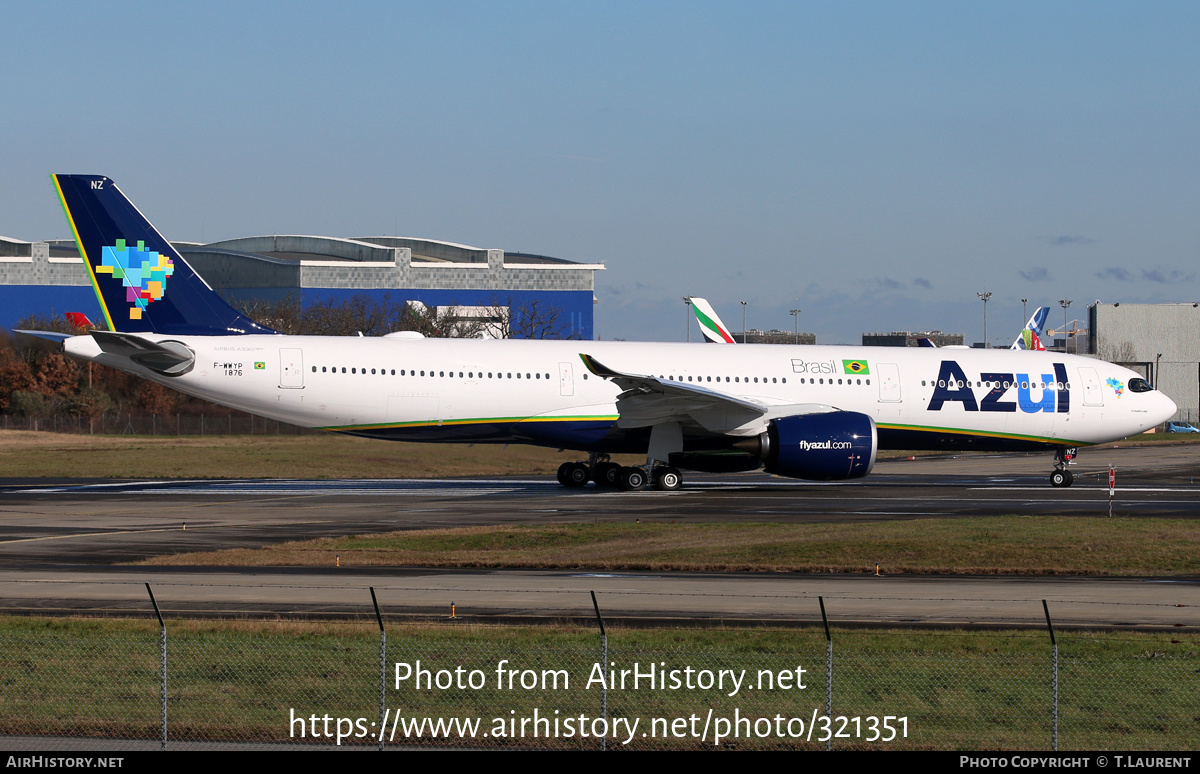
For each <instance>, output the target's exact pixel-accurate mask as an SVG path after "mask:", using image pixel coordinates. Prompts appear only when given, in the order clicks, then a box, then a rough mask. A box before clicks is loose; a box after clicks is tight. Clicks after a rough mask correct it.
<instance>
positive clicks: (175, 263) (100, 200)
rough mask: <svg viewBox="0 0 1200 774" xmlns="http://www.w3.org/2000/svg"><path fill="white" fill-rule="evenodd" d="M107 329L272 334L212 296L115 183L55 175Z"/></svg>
mask: <svg viewBox="0 0 1200 774" xmlns="http://www.w3.org/2000/svg"><path fill="white" fill-rule="evenodd" d="M52 177H53V179H54V187H55V188H56V189H57V191H58V196H59V200H60V201H61V202H62V205H63V212H64V213H65V214H66V216H67V221H68V222H69V223H70V224H71V231H72V233H73V234H74V235H75V242H76V244H78V245H79V252H80V257H81V258H83V262H84V265H85V266H87V270H88V276H89V277H90V278H91V281H92V287H93V288H94V289H95V291H96V297H97V299H99V301H100V308H101V309H102V310H103V311H104V318H105V320H106V321H107V322H108V327H109V330H112V331H121V332H124V333H167V334H192V335H203V336H233V335H239V334H244V333H275V331H273V330H271V329H270V328H267V327H264V326H262V325H259V324H258V323H256V322H254V321H253V320H251V319H250V318H249V317H246V316H245V315H243V314H242V313H241V312H239V311H238V310H236V309H234V308H233V307H232V306H230V305H229V304H227V303H225V301H224V300H223V299H222V298H221V297H220V296H219V295H217V293H216V291H215V290H213V289H212V288H211V287H209V286H208V283H206V282H205V281H204V280H203V279H202V278H201V277H200V275H199V274H197V273H196V272H195V271H193V270H192V267H191V266H189V265H188V264H187V262H186V261H185V260H183V257H182V256H180V255H179V253H178V252H177V251H176V250H175V248H174V247H172V246H171V244H170V243H169V242H168V241H167V240H165V239H163V237H162V235H160V234H159V233H158V231H156V230H155V228H154V226H152V225H150V221H148V220H146V218H145V217H144V216H143V215H142V213H140V212H138V209H137V207H135V206H133V203H132V202H130V201H129V200H128V199H126V198H125V195H124V194H123V193H121V189H119V188H117V185H116V183H114V182H113V181H112V180H109V179H108V178H107V177H103V176H100V175H52Z"/></svg>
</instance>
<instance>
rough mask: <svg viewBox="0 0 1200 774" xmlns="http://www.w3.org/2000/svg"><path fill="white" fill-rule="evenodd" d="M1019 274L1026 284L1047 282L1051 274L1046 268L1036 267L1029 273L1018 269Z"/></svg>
mask: <svg viewBox="0 0 1200 774" xmlns="http://www.w3.org/2000/svg"><path fill="white" fill-rule="evenodd" d="M1017 274H1020V275H1021V278H1022V279H1023V280H1025V281H1026V282H1046V281H1047V280H1049V279H1050V272H1049V271H1047V270H1046V267H1045V266H1035V267H1034V268H1032V269H1030V270H1029V271H1021V270H1019V269H1018V270H1017Z"/></svg>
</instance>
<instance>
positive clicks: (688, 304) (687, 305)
mask: <svg viewBox="0 0 1200 774" xmlns="http://www.w3.org/2000/svg"><path fill="white" fill-rule="evenodd" d="M683 314H684V315H685V318H686V319H685V322H686V323H687V341H688V342H689V343H690V342H691V340H692V297H691V296H684V297H683Z"/></svg>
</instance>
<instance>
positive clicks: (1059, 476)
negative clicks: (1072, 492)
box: [1050, 470, 1075, 487]
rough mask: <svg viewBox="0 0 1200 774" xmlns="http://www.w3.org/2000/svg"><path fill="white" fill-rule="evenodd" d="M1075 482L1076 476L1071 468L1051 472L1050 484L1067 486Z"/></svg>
mask: <svg viewBox="0 0 1200 774" xmlns="http://www.w3.org/2000/svg"><path fill="white" fill-rule="evenodd" d="M1073 483H1075V476H1074V475H1073V474H1072V473H1071V471H1069V470H1056V471H1054V472H1053V473H1051V474H1050V486H1054V487H1067V486H1070V485H1071V484H1073Z"/></svg>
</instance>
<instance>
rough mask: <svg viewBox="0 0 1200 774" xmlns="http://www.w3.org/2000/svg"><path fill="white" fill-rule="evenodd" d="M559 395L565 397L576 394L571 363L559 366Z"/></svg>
mask: <svg viewBox="0 0 1200 774" xmlns="http://www.w3.org/2000/svg"><path fill="white" fill-rule="evenodd" d="M558 394H559V395H565V396H570V395H574V394H575V379H574V373H573V371H572V370H571V364H570V363H559V364H558Z"/></svg>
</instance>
